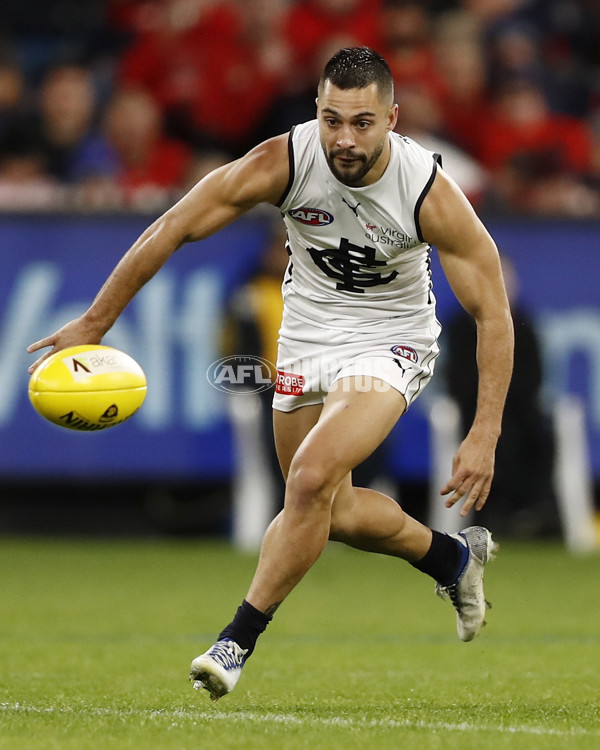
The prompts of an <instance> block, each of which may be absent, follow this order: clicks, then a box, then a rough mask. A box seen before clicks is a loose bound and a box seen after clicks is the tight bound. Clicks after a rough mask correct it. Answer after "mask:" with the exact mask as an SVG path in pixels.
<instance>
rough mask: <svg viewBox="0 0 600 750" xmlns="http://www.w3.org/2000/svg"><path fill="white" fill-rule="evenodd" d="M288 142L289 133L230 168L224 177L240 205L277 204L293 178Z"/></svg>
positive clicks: (254, 149) (250, 152)
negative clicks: (291, 177)
mask: <svg viewBox="0 0 600 750" xmlns="http://www.w3.org/2000/svg"><path fill="white" fill-rule="evenodd" d="M288 139H289V135H288V134H287V133H286V134H283V135H278V136H275V137H274V138H269V139H268V140H266V141H263V142H262V143H260V144H259V145H258V146H255V147H254V148H253V149H252V150H250V151H249V152H248V153H247V154H246V155H245V156H243V157H242V158H241V159H238V160H237V161H235V162H232V163H231V164H230V165H228V168H227V170H226V174H224V175H223V177H224V179H225V180H226V182H227V183H228V187H229V190H230V191H231V192H230V194H231V195H232V198H233V199H234V201H235V203H236V204H237V205H239V206H243V207H246V206H254V205H256V204H258V203H272V204H273V205H276V204H277V202H278V201H279V199H280V198H281V196H282V195H283V193H284V192H285V189H286V187H287V184H288V180H289V175H290V167H289V156H288Z"/></svg>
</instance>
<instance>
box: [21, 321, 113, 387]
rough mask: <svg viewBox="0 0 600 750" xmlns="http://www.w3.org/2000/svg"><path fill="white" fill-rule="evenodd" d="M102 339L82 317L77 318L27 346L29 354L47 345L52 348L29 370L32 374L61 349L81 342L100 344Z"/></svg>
mask: <svg viewBox="0 0 600 750" xmlns="http://www.w3.org/2000/svg"><path fill="white" fill-rule="evenodd" d="M101 341H102V336H99V335H98V334H96V333H92V332H91V331H90V329H89V327H88V326H87V325H86V324H85V322H84V320H83V319H82V318H76V319H75V320H72V321H71V322H70V323H67V324H66V325H65V326H63V327H62V328H59V330H58V331H56V333H53V334H52V335H51V336H46V337H45V338H43V339H40V340H39V341H34V342H33V344H29V346H28V347H27V352H29V354H33V352H37V351H39V350H40V349H46V348H47V347H52V348H51V349H49V351H47V352H44V354H42V356H41V357H39V358H38V359H36V361H35V362H34V363H33V364H32V365H30V366H29V367H28V368H27V369H28V372H29V373H30V374H31V373H33V372H34V371H35V370H36V369H37V368H38V367H39V366H40V365H41V364H42V362H43V361H44V360H46V359H48V357H50V356H51V355H52V354H54V353H55V352H58V351H60V350H61V349H66V348H67V347H69V346H79V345H80V344H99V343H100V342H101Z"/></svg>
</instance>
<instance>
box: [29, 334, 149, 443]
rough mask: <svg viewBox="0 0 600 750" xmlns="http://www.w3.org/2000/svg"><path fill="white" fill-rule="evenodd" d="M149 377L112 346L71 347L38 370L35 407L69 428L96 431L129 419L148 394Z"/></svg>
mask: <svg viewBox="0 0 600 750" xmlns="http://www.w3.org/2000/svg"><path fill="white" fill-rule="evenodd" d="M146 390H147V386H146V376H145V375H144V371H143V370H142V368H141V367H140V366H139V365H138V363H137V362H136V361H135V360H134V359H133V358H132V357H130V356H129V355H128V354H125V353H124V352H121V351H119V350H118V349H113V348H112V347H110V346H100V345H95V344H94V345H84V346H72V347H70V348H67V349H62V350H61V351H59V352H56V353H55V354H53V355H52V356H50V357H48V359H46V360H44V362H42V364H41V365H40V366H39V367H38V368H37V369H36V370H35V371H34V372H33V374H32V376H31V378H30V380H29V399H30V401H31V403H32V404H33V406H34V408H35V409H36V411H38V412H39V413H40V414H41V415H42V416H43V417H45V418H46V419H48V420H49V421H50V422H53V423H54V424H57V425H60V426H61V427H66V428H67V429H69V430H80V431H81V432H96V431H97V430H105V429H106V428H107V427H114V426H115V425H117V424H121V422H124V421H125V420H126V419H129V417H131V415H132V414H135V412H136V411H137V410H138V409H139V408H140V406H141V405H142V403H143V401H144V399H145V397H146Z"/></svg>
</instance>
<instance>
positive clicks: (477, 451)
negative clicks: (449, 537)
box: [419, 169, 514, 515]
mask: <svg viewBox="0 0 600 750" xmlns="http://www.w3.org/2000/svg"><path fill="white" fill-rule="evenodd" d="M419 220H420V225H421V232H422V234H423V237H424V239H425V240H426V241H427V242H428V243H430V244H432V245H435V247H436V248H437V251H438V254H439V257H440V261H441V264H442V267H443V269H444V273H445V275H446V278H447V279H448V282H449V284H450V286H451V287H452V290H453V292H454V294H455V295H456V297H457V299H458V301H459V302H460V303H461V305H462V306H463V307H464V308H465V310H466V311H467V312H468V313H469V314H470V315H472V316H473V318H474V319H475V322H476V324H477V367H478V372H479V383H478V392H477V409H476V413H475V418H474V421H473V424H472V426H471V428H470V430H469V432H468V434H467V436H466V438H465V439H464V441H463V442H462V444H461V446H460V448H459V450H458V452H457V453H456V456H455V457H454V461H453V465H452V477H451V479H450V480H449V481H448V483H447V484H446V485H445V487H444V488H443V489H442V491H441V494H442V495H450V497H449V498H448V499H447V500H446V506H447V507H451V506H453V505H454V504H455V503H456V502H458V501H459V500H460V499H461V498H464V502H463V505H462V508H461V514H462V515H466V514H467V513H468V512H469V510H471V508H473V507H475V508H476V510H481V508H483V506H484V504H485V502H486V500H487V498H488V495H489V492H490V488H491V484H492V478H493V474H494V456H495V450H496V444H497V442H498V438H499V436H500V430H501V424H502V412H503V410H504V402H505V400H506V393H507V391H508V386H509V384H510V378H511V374H512V366H513V348H514V336H513V324H512V318H511V314H510V308H509V303H508V299H507V296H506V290H505V287H504V280H503V277H502V271H501V267H500V258H499V255H498V250H497V248H496V245H495V243H494V241H493V240H492V238H491V237H490V235H489V233H488V231H487V230H486V228H485V227H484V225H483V224H482V222H481V221H480V220H479V218H478V217H477V215H476V214H475V211H474V210H473V208H472V206H471V205H470V203H469V202H468V200H467V199H466V198H465V196H464V195H463V193H462V192H461V190H460V189H459V188H458V187H457V185H456V184H455V183H454V181H453V180H452V179H451V178H450V177H449V176H448V175H447V174H446V173H445V172H444V171H443V170H442V169H438V170H437V174H436V177H435V180H434V182H433V185H432V187H431V189H430V191H429V193H428V194H427V196H426V198H425V200H424V201H423V204H422V206H421V210H420V214H419Z"/></svg>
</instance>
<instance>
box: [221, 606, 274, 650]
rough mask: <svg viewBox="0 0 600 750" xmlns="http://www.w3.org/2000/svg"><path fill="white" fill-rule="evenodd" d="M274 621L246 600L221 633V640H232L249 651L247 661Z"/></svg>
mask: <svg viewBox="0 0 600 750" xmlns="http://www.w3.org/2000/svg"><path fill="white" fill-rule="evenodd" d="M272 619H273V618H272V617H269V616H268V615H265V614H264V613H263V612H261V611H260V610H258V609H256V607H253V606H252V605H251V604H250V603H249V602H247V601H246V600H245V599H244V601H243V602H242V604H241V606H240V607H238V609H237V612H236V613H235V617H234V618H233V620H232V621H231V622H230V623H229V625H228V626H227V627H226V628H225V629H224V630H222V631H221V632H220V633H219V640H222V639H223V638H230V639H231V640H232V641H235V642H236V643H237V644H238V646H240V647H241V648H243V649H246V650H247V651H248V653H247V654H246V659H247V658H248V657H249V656H250V654H251V653H252V652H253V651H254V647H255V646H256V641H257V640H258V636H259V635H260V634H261V633H263V632H264V631H265V629H266V627H267V625H268V624H269V623H270V622H271V620H272Z"/></svg>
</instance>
